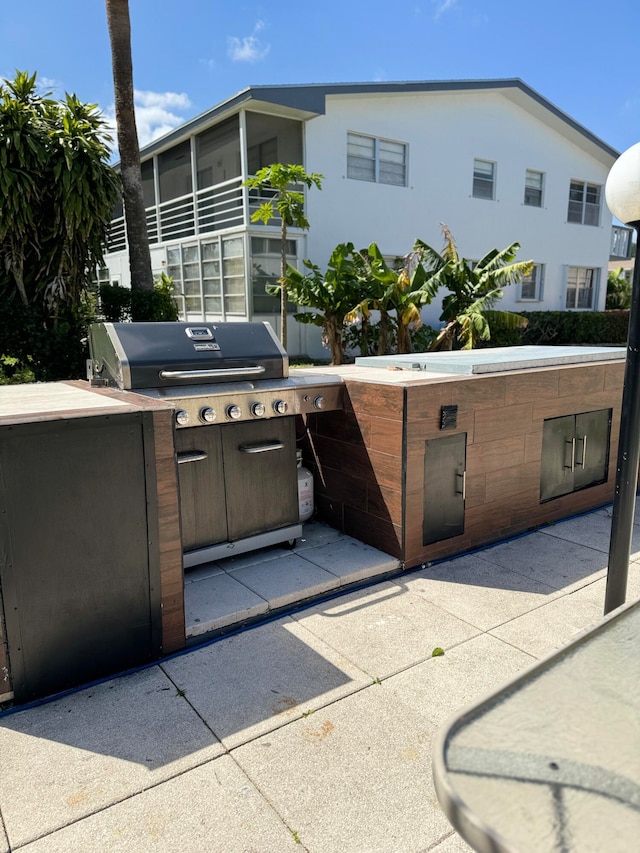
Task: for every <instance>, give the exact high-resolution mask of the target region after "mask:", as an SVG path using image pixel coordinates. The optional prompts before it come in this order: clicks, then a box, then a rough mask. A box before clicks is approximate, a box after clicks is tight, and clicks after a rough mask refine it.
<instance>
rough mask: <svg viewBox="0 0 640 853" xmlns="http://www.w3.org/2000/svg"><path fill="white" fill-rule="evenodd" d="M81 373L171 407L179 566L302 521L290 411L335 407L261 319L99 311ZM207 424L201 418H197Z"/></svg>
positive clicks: (335, 388)
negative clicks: (132, 319)
mask: <svg viewBox="0 0 640 853" xmlns="http://www.w3.org/2000/svg"><path fill="white" fill-rule="evenodd" d="M89 350H90V356H91V358H90V361H89V364H88V378H89V381H90V382H91V384H92V385H94V386H111V387H116V388H119V389H121V390H125V391H133V392H135V393H136V394H142V395H145V396H148V397H153V398H155V399H159V400H164V401H166V402H167V404H168V405H169V406H171V407H172V408H173V409H174V422H175V427H176V429H175V432H174V443H175V447H176V458H177V461H178V463H179V468H178V471H179V483H180V509H181V521H182V538H183V549H184V551H185V554H184V565H185V568H190V567H192V566H194V565H198V564H200V563H203V562H207V561H210V560H215V559H219V558H220V557H224V556H231V555H232V554H237V553H242V552H244V551H249V550H251V549H253V548H260V547H264V546H266V545H271V544H276V543H278V542H283V541H291V540H295V539H296V538H297V537H298V536H300V535H301V533H302V525H301V524H300V520H299V510H298V497H297V473H296V457H295V417H294V416H295V415H301V414H308V413H312V412H319V411H329V410H336V409H341V408H342V395H343V386H342V381H341V380H340V379H339V378H338V377H330V376H326V375H318V374H313V373H308V372H307V371H304V373H303V372H300V373H298V374H296V375H295V376H290V375H289V360H288V357H287V354H286V352H285V351H284V350H283V348H282V346H281V344H280V342H279V340H278V339H277V337H276V336H275V334H274V332H273V330H272V329H271V327H270V326H269V325H268V324H267V323H201V324H193V323H99V324H95V325H93V326H91V327H90V329H89ZM205 427H206V429H203V428H205Z"/></svg>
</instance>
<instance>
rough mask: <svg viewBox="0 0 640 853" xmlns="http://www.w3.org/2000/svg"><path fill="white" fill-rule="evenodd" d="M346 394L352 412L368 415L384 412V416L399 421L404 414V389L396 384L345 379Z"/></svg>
mask: <svg viewBox="0 0 640 853" xmlns="http://www.w3.org/2000/svg"><path fill="white" fill-rule="evenodd" d="M345 384H346V392H347V393H346V395H345V396H348V398H349V400H350V403H351V406H352V408H353V411H354V412H361V413H363V414H365V415H370V414H372V413H374V412H380V413H384V416H385V418H391V419H393V420H399V421H401V420H402V418H403V414H404V411H403V409H404V389H403V388H402V387H401V386H397V385H382V384H380V383H373V382H371V383H369V382H354V381H352V380H349V379H347V380H346V382H345Z"/></svg>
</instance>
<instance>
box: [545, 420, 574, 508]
mask: <svg viewBox="0 0 640 853" xmlns="http://www.w3.org/2000/svg"><path fill="white" fill-rule="evenodd" d="M575 423H576V419H575V415H565V416H564V417H561V418H549V419H548V420H546V421H545V422H544V426H543V428H542V458H541V460H540V500H541V501H548V500H551V498H557V497H560V495H567V494H569V492H572V491H573V480H574V470H575V454H576V442H575Z"/></svg>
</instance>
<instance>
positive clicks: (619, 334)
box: [521, 311, 629, 346]
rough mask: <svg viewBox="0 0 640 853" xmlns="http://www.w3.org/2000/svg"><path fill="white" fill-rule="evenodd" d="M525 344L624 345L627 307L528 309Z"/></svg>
mask: <svg viewBox="0 0 640 853" xmlns="http://www.w3.org/2000/svg"><path fill="white" fill-rule="evenodd" d="M522 314H523V316H525V317H526V318H527V320H528V321H529V323H528V325H527V327H526V328H525V329H522V330H521V343H523V344H552V345H562V344H592V345H603V344H611V345H614V346H617V345H625V344H626V342H627V333H628V328H629V312H628V311H526V312H522Z"/></svg>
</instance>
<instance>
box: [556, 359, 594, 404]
mask: <svg viewBox="0 0 640 853" xmlns="http://www.w3.org/2000/svg"><path fill="white" fill-rule="evenodd" d="M559 373H560V382H559V384H558V393H559V395H560V396H561V397H575V396H576V395H578V394H581V395H583V397H586V395H587V394H588V395H589V396H591V395H592V394H598V393H599V392H601V391H604V377H605V365H604V364H595V365H594V364H590V365H588V366H584V367H577V366H570V367H566V368H565V369H564V370H560V371H559Z"/></svg>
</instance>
